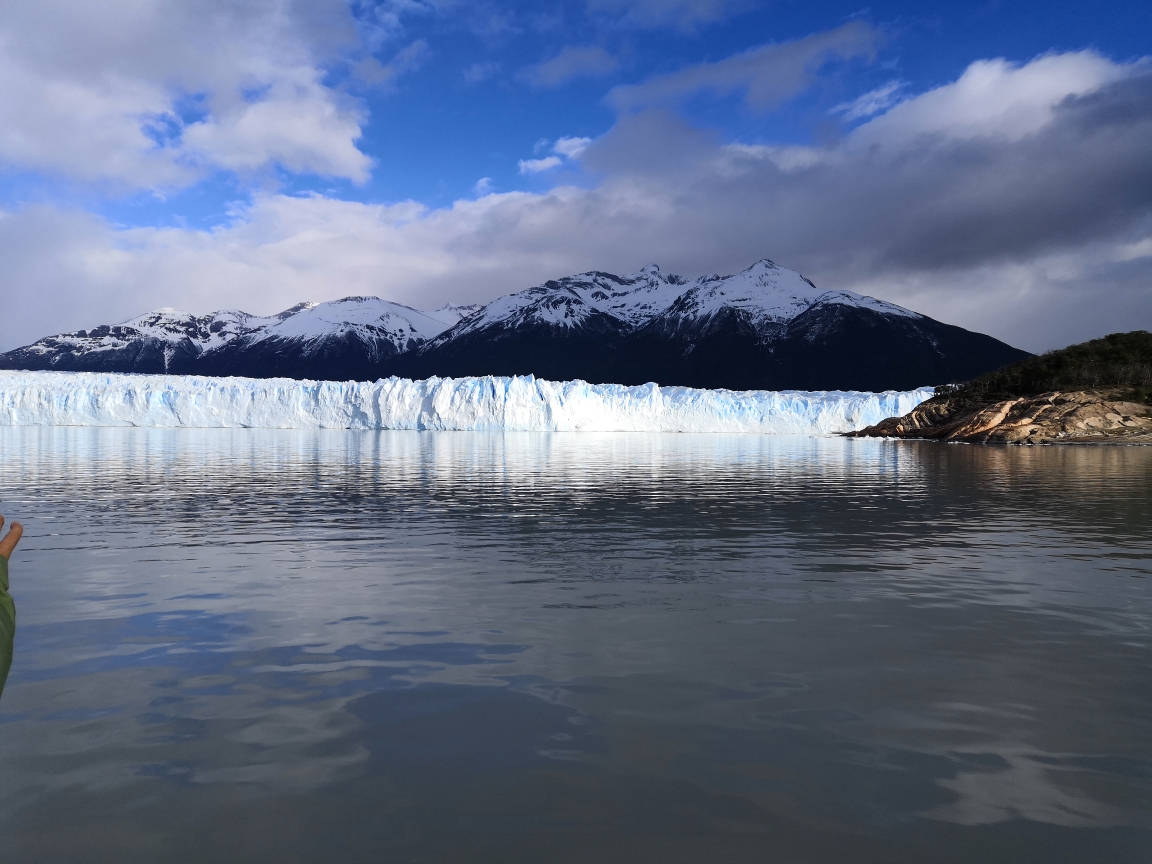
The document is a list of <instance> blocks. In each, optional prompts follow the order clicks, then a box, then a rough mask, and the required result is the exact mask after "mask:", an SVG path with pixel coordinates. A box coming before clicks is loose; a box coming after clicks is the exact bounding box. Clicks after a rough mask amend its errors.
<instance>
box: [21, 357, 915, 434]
mask: <svg viewBox="0 0 1152 864" xmlns="http://www.w3.org/2000/svg"><path fill="white" fill-rule="evenodd" d="M932 393H933V391H932V390H931V389H928V388H922V389H919V390H913V391H908V392H892V391H889V392H886V393H852V392H835V391H834V392H819V393H802V392H771V391H744V392H735V391H730V390H693V389H690V388H686V387H660V386H658V385H656V384H645V385H641V386H638V387H626V386H622V385H619V384H588V383H586V382H584V381H564V382H554V381H544V380H540V379H536V378H533V377H532V376H530V375H529V376H526V377H513V378H497V377H483V378H458V379H452V378H431V379H427V380H423V381H410V380H408V379H404V378H394V377H393V378H387V379H382V380H379V381H375V382H365V383H356V382H327V381H321V382H317V381H296V380H290V379H286V378H272V379H249V378H205V377H197V376H190V375H189V376H177V375H117V374H101V373H90V372H3V371H0V425H3V426H142V427H194V428H233V427H255V428H272V429H428V430H459V431H536V432H567V431H597V432H614V431H628V432H751V433H760V434H773V433H791V434H797V433H799V434H831V433H840V432H849V431H853V430H857V429H862V428H864V427H865V426H870V425H875V424H876V423H878V422H880V421H881V420H883V419H885V418H887V417H895V416H901V415H903V414H906V413H908V412H909V411H911V410H912V409H913V408H915V407H916V406H917V405H919V404H920V403H921V402H923V401H924V400H925V399H927V398H929V397H930V396H931V395H932Z"/></svg>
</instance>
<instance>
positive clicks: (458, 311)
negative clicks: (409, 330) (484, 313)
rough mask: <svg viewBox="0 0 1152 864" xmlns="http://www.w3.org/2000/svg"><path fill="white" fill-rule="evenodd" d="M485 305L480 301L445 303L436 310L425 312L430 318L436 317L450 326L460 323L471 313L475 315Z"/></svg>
mask: <svg viewBox="0 0 1152 864" xmlns="http://www.w3.org/2000/svg"><path fill="white" fill-rule="evenodd" d="M483 308H484V307H483V306H482V305H481V304H480V303H468V304H464V305H460V306H457V305H455V304H453V303H445V304H444V305H443V306H441V307H440V308H439V309H437V310H436V311H435V312H425V313H424V314H425V315H427V316H428V317H429V318H435V319H436V320H437V321H440V322H442V323H443V324H445V325H446V326H448V327H451V326H452V325H453V324H458V323H459V322H460V321H461V320H463V319H464V318H467V317H468V316H469V315H473V314H475V313H476V312H478V311H479V310H480V309H483Z"/></svg>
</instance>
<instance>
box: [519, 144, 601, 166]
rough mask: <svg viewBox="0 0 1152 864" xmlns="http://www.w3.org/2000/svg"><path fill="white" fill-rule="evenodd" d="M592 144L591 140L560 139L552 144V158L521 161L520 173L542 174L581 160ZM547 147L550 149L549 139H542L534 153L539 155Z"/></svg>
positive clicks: (535, 147) (533, 150)
mask: <svg viewBox="0 0 1152 864" xmlns="http://www.w3.org/2000/svg"><path fill="white" fill-rule="evenodd" d="M591 143H592V139H591V138H558V139H557V140H556V141H555V142H554V143H553V144H552V155H551V156H546V157H544V158H543V159H521V160H520V163H519V164H520V173H521V174H540V173H542V172H544V171H551V170H552V169H553V168H559V167H560V166H561V165H563V164H564V162H565V161H575V160H577V159H579V158H580V154H581V153H583V152H584V151H585V150H587V149H588V145H589V144H591ZM546 147H548V139H547V138H541V139H540V140H539V141H537V142H536V144H535V146H534V147H533V148H532V152H533V153H539V152H540V151H541V150H543V149H545V148H546Z"/></svg>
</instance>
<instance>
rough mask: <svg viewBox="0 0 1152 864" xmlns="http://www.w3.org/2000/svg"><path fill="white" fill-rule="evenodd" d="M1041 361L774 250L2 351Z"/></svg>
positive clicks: (420, 368) (810, 373)
mask: <svg viewBox="0 0 1152 864" xmlns="http://www.w3.org/2000/svg"><path fill="white" fill-rule="evenodd" d="M1028 356H1030V355H1028V354H1027V353H1026V352H1024V351H1020V350H1018V349H1016V348H1013V347H1012V346H1010V345H1007V344H1005V343H1003V342H1000V341H998V340H996V339H993V338H992V337H990V336H986V335H983V334H980V333H974V332H972V331H969V330H964V329H963V328H960V327H956V326H953V325H949V324H944V323H941V322H939V321H935V320H933V319H931V318H928V317H927V316H925V315H921V314H919V313H916V312H913V311H911V310H909V309H905V308H903V307H901V306H897V305H894V304H892V303H886V302H884V301H881V300H877V299H875V298H872V297H866V296H863V295H860V294H855V293H853V292H850V291H822V290H821V289H819V288H817V287H816V286H815V285H814V284H813V283H812V282H811V281H810V280H808V279H806V278H804V277H803V276H801V275H800V274H799V273H796V272H794V271H791V270H787V269H785V268H782V267H779V266H778V265H776V264H775V263H773V262H772V261H769V260H767V259H764V260H761V261H758V262H757V263H756V264H754V265H752V266H751V267H750V268H748V269H747V270H745V271H743V272H741V273H737V274H735V275H732V276H718V275H715V274H710V275H708V276H704V277H702V278H700V279H696V280H695V281H691V282H689V281H687V280H685V279H682V278H681V277H679V276H676V275H674V274H670V273H664V272H662V271H661V270H660V268H659V267H657V266H656V265H654V264H653V265H649V266H647V267H645V268H643V269H642V270H640V271H639V272H637V273H634V274H632V275H630V276H614V275H612V274H610V273H602V272H597V271H593V272H589V273H582V274H579V275H576V276H569V277H565V278H563V279H558V280H553V281H548V282H545V283H544V284H543V285H539V286H536V287H533V288H529V289H527V290H524V291H520V292H517V293H514V294H508V295H505V296H503V297H500V298H498V299H497V300H495V301H493V302H492V303H489V304H487V305H486V306H452V305H449V306H444V307H442V308H440V309H438V310H436V311H434V312H422V311H420V310H417V309H413V308H411V307H408V306H404V305H401V304H399V303H391V302H388V301H386V300H381V299H380V298H378V297H345V298H344V299H342V300H335V301H332V302H328V303H300V304H297V305H296V306H293V307H292V308H290V309H287V310H285V311H283V312H281V313H280V314H278V315H274V316H271V317H266V318H264V317H257V316H255V315H249V314H248V313H245V312H239V311H233V310H225V311H220V312H216V313H213V314H210V315H202V316H196V315H192V314H189V313H186V312H180V311H178V310H175V309H160V310H157V311H154V312H149V313H147V314H145V315H141V316H139V317H137V318H133V319H132V320H130V321H126V322H124V323H122V324H118V325H114V326H110V325H102V326H99V327H94V328H92V329H90V330H78V331H75V332H71V333H62V334H59V335H56V336H49V337H46V338H44V339H41V340H39V341H37V342H35V343H33V344H31V345H27V346H25V347H23V348H17V349H15V350H13V351H10V352H8V353H7V354H0V368H4V369H34V370H44V369H55V370H85V371H105V372H139V373H169V374H190V373H195V374H202V375H217V376H222V375H239V376H246V377H254V378H269V377H290V378H314V379H321V380H374V379H376V378H380V377H387V376H388V375H399V376H402V377H409V378H426V377H430V376H433V375H439V376H451V377H461V376H469V375H524V374H534V375H536V376H538V377H541V378H549V379H552V380H560V381H563V380H571V379H577V378H579V379H583V380H586V381H590V382H593V383H608V382H611V383H618V384H642V383H646V382H648V381H655V382H657V383H659V384H671V385H685V386H692V387H708V388H719V387H723V388H728V389H732V390H750V389H764V390H778V389H806V390H903V389H911V388H913V387H918V386H923V385H928V384H940V383H946V382H951V381H961V380H967V379H970V378H973V377H975V376H977V375H980V374H983V373H985V372H988V371H990V370H993V369H997V368H999V367H1001V366H1004V365H1005V364H1007V363H1011V362H1014V361H1017V360H1020V359H1023V358H1025V357H1028Z"/></svg>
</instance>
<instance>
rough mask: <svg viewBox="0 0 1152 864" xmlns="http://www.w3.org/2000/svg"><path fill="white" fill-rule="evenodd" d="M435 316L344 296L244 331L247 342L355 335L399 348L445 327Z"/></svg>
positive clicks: (439, 331)
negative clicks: (246, 331) (385, 342)
mask: <svg viewBox="0 0 1152 864" xmlns="http://www.w3.org/2000/svg"><path fill="white" fill-rule="evenodd" d="M448 326H449V325H448V324H447V323H445V322H444V321H442V320H440V319H439V318H437V317H434V316H432V315H429V314H428V313H427V312H421V311H419V310H417V309H413V308H412V307H410V306H404V305H402V304H400V303H392V302H389V301H388V300H381V299H380V298H379V297H345V298H343V299H342V300H332V301H330V302H328V303H316V304H308V308H305V309H302V310H301V311H299V312H298V313H296V314H295V315H292V316H290V317H287V318H285V319H283V320H281V321H274V322H271V323H269V324H267V325H265V326H263V327H261V328H259V329H258V330H253V331H251V332H250V333H249V334H245V336H246V341H247V343H248V344H256V343H258V342H262V341H264V340H266V339H283V340H288V341H300V342H314V341H317V340H323V339H329V338H345V337H347V336H348V335H356V336H359V337H360V338H361V339H362V340H364V341H366V342H368V341H373V340H377V339H381V340H385V341H388V342H391V343H392V345H393V346H394V347H395V348H396V350H397V351H398V352H399V351H406V350H408V349H409V348H412V347H414V346H415V345H419V344H420V343H422V342H425V341H427V340H428V339H431V338H432V337H434V336H436V335H438V334H439V333H441V332H443V331H444V330H446V329H447V328H448Z"/></svg>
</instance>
